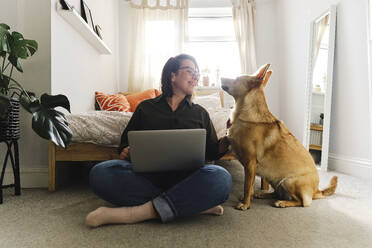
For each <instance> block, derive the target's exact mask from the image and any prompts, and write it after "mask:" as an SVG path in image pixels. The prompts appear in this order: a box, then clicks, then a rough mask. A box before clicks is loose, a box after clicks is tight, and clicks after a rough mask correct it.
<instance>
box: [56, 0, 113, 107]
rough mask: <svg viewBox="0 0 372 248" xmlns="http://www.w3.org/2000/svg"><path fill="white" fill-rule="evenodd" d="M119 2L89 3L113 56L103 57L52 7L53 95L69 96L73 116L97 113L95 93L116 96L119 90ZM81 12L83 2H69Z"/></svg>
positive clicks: (88, 0)
mask: <svg viewBox="0 0 372 248" xmlns="http://www.w3.org/2000/svg"><path fill="white" fill-rule="evenodd" d="M118 1H119V0H106V1H100V0H86V2H87V4H88V6H89V8H90V9H91V11H92V15H93V21H94V23H95V24H99V25H100V26H101V28H102V31H103V40H104V42H105V43H106V44H107V46H108V47H109V48H110V49H111V51H112V54H111V55H102V54H100V53H99V52H98V51H97V50H96V49H95V48H94V47H93V46H91V45H90V44H89V43H88V42H87V41H86V40H85V39H84V37H82V36H81V35H80V34H79V32H77V31H76V30H75V29H74V28H73V27H72V26H71V25H70V24H69V23H67V22H66V21H65V20H64V19H63V18H62V17H61V16H60V15H59V14H58V13H57V12H56V7H55V6H56V2H58V0H52V4H51V30H52V32H51V44H52V49H51V56H52V86H51V89H52V93H53V94H60V93H62V94H65V95H66V96H67V97H68V98H69V100H70V104H71V112H72V113H79V112H84V111H87V110H94V92H95V91H102V92H105V93H115V92H117V91H118V89H119V70H118V56H119V43H118V42H119V16H118V8H119V2H118ZM67 2H68V3H70V4H72V5H74V6H75V7H76V9H78V10H79V11H80V1H79V0H69V1H67Z"/></svg>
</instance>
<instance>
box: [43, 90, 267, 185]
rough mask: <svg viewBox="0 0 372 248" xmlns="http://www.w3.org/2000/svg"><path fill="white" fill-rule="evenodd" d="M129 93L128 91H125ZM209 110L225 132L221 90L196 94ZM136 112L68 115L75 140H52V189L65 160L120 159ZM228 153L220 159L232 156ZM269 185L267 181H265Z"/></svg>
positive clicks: (226, 115) (197, 100)
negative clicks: (122, 142) (123, 139)
mask: <svg viewBox="0 0 372 248" xmlns="http://www.w3.org/2000/svg"><path fill="white" fill-rule="evenodd" d="M125 94H127V93H125ZM193 101H194V102H195V103H198V104H200V105H202V106H203V107H204V108H205V109H206V110H207V111H208V113H209V115H210V118H211V120H212V122H213V124H214V126H215V129H216V133H217V136H218V138H221V137H223V136H224V135H226V122H227V120H228V118H229V117H230V114H231V109H226V108H223V93H222V92H221V91H217V92H216V91H212V92H208V91H203V92H202V93H200V94H198V95H196V96H195V97H194V98H193ZM132 114H133V113H130V112H118V111H88V112H85V113H80V114H71V115H67V116H66V118H67V120H68V122H69V127H70V128H71V131H72V133H73V136H72V142H71V144H70V145H69V146H67V147H66V148H65V149H64V148H62V147H59V146H56V145H55V144H54V143H52V142H51V143H50V144H49V161H48V163H49V186H48V189H49V191H55V190H56V167H57V166H58V165H61V164H63V162H90V163H92V162H99V161H105V160H110V159H118V158H119V155H118V153H117V147H118V146H119V143H120V136H121V133H122V132H123V130H124V128H125V126H126V125H127V124H128V122H129V119H130V118H131V116H132ZM233 159H235V157H234V156H233V155H232V154H231V153H229V154H226V155H225V156H223V157H222V158H221V159H220V160H233ZM263 186H265V187H266V185H263Z"/></svg>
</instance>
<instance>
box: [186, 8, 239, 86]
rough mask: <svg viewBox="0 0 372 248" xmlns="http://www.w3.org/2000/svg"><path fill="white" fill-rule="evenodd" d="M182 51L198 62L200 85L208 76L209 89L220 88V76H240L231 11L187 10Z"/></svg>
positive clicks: (229, 9)
mask: <svg viewBox="0 0 372 248" xmlns="http://www.w3.org/2000/svg"><path fill="white" fill-rule="evenodd" d="M185 49H186V53H188V54H190V55H193V56H194V57H195V58H196V60H197V62H198V65H199V69H200V74H201V77H200V81H199V84H200V85H203V77H207V76H208V78H209V86H220V80H219V79H220V77H221V76H223V77H236V76H237V75H239V74H240V58H239V51H238V45H237V41H236V38H235V32H234V23H233V18H232V9H231V8H229V7H227V8H190V9H189V18H188V40H187V42H186V45H185ZM204 81H205V80H204Z"/></svg>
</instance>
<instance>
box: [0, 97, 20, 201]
mask: <svg viewBox="0 0 372 248" xmlns="http://www.w3.org/2000/svg"><path fill="white" fill-rule="evenodd" d="M19 136H20V132H19V100H18V99H14V98H12V99H10V106H9V108H8V115H7V117H6V118H5V119H1V120H0V143H3V142H4V143H5V144H6V145H7V150H6V154H5V157H4V163H3V169H2V170H1V175H0V204H2V203H3V189H4V188H9V187H14V188H15V195H20V194H21V180H20V176H19V152H18V139H19ZM8 158H10V162H11V164H12V168H13V175H14V184H9V185H3V180H4V175H5V169H6V166H7V164H8Z"/></svg>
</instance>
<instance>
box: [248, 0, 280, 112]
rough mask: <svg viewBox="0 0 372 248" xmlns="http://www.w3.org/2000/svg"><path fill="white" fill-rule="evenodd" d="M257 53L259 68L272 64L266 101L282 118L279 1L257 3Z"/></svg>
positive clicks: (270, 0)
mask: <svg viewBox="0 0 372 248" xmlns="http://www.w3.org/2000/svg"><path fill="white" fill-rule="evenodd" d="M255 20H256V53H257V66H258V67H260V66H261V65H263V64H271V67H270V70H272V71H273V73H272V74H271V78H270V80H269V83H268V84H267V86H266V88H265V95H266V101H267V104H268V106H269V109H270V111H271V112H272V113H273V114H274V115H275V116H276V117H278V118H281V117H280V98H279V92H280V88H281V87H282V85H281V81H280V80H279V79H280V70H279V68H280V67H279V54H278V51H279V42H278V38H277V37H278V34H277V29H276V21H277V1H276V0H258V1H257V2H256V16H255Z"/></svg>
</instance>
